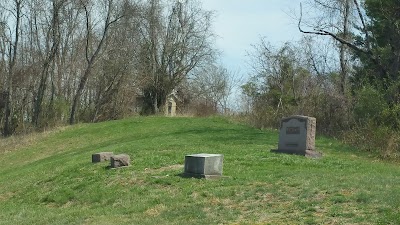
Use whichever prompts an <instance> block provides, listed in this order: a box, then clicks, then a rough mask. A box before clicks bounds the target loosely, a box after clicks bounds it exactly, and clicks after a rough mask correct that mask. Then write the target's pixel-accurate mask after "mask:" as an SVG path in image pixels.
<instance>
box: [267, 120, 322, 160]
mask: <svg viewBox="0 0 400 225" xmlns="http://www.w3.org/2000/svg"><path fill="white" fill-rule="evenodd" d="M315 130H316V119H315V118H314V117H308V116H290V117H286V118H283V119H282V120H281V126H280V131H279V144H278V149H277V150H273V152H278V153H288V154H296V155H304V156H307V157H312V158H319V157H321V156H322V155H321V154H320V153H318V152H316V151H315Z"/></svg>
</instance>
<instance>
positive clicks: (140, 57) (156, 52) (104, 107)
mask: <svg viewBox="0 0 400 225" xmlns="http://www.w3.org/2000/svg"><path fill="white" fill-rule="evenodd" d="M212 18H213V13H212V12H210V11H207V10H204V9H203V8H202V7H201V4H200V2H199V1H196V0H171V1H162V0H7V1H2V2H0V122H1V123H0V128H1V133H2V135H3V136H9V135H12V134H14V133H19V132H26V131H29V130H31V129H37V128H43V127H47V126H54V125H57V124H66V123H69V124H74V123H77V122H96V121H102V120H109V119H117V118H121V117H123V116H125V115H129V114H131V113H133V111H135V105H137V102H138V101H139V100H138V99H140V102H141V103H140V109H139V111H140V113H142V114H157V113H159V112H160V111H162V110H163V107H164V104H165V101H166V99H167V97H168V95H169V94H170V93H171V92H173V91H178V92H182V94H181V96H183V99H182V101H184V102H192V103H193V102H196V101H197V102H199V101H200V102H206V103H207V102H208V101H209V102H212V104H210V105H212V107H213V109H214V108H215V106H216V105H217V104H218V102H221V99H222V98H224V97H225V96H226V95H227V94H226V93H227V91H228V85H227V82H226V79H225V81H224V80H222V81H221V82H222V83H221V82H220V83H219V84H218V85H219V86H218V85H211V86H212V87H209V88H208V89H205V88H204V87H207V86H206V85H205V84H204V82H208V79H204V78H202V76H203V75H204V76H206V75H207V76H211V75H212V74H217V75H218V74H219V75H221V76H223V75H224V74H225V75H226V71H225V70H224V69H223V68H222V67H221V66H219V65H218V64H217V63H216V58H217V51H216V50H215V49H214V47H213V43H214V34H213V32H212V31H211V22H212ZM207 68H211V69H207ZM213 68H217V69H213ZM210 70H212V71H214V72H212V71H211V75H210V73H207V74H205V73H204V71H210ZM201 71H203V73H201ZM221 71H222V72H221ZM221 76H220V77H221ZM225 77H226V76H225ZM190 78H191V79H190ZM222 78H223V77H222ZM195 85H197V86H195ZM221 85H222V86H221ZM214 86H217V87H214ZM199 87H202V88H199ZM210 91H211V92H212V91H214V92H218V91H219V93H222V95H221V94H210V93H209V92H210ZM193 93H197V96H195V94H193ZM137 96H140V98H137ZM135 102H136V103H135ZM199 104H200V103H199ZM206 105H207V104H206Z"/></svg>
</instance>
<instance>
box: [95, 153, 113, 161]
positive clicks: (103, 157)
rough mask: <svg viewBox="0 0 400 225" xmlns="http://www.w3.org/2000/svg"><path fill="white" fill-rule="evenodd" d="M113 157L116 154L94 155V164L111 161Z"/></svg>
mask: <svg viewBox="0 0 400 225" xmlns="http://www.w3.org/2000/svg"><path fill="white" fill-rule="evenodd" d="M113 155H114V153H112V152H99V153H95V154H92V163H98V162H104V161H110V158H111V156H113Z"/></svg>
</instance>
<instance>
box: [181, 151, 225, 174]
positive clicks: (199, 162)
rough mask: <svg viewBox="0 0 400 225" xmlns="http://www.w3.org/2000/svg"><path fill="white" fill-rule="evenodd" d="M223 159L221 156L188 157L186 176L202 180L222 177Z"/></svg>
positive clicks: (197, 155) (201, 155)
mask: <svg viewBox="0 0 400 225" xmlns="http://www.w3.org/2000/svg"><path fill="white" fill-rule="evenodd" d="M223 158H224V156H223V155H221V154H206V153H202V154H193V155H186V156H185V168H184V175H185V176H190V177H202V178H212V177H219V176H222V166H223Z"/></svg>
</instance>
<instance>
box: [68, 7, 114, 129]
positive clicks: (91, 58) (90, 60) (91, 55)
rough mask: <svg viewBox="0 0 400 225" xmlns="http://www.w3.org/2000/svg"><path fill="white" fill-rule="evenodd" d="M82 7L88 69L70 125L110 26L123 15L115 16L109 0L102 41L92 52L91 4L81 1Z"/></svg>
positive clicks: (73, 102)
mask: <svg viewBox="0 0 400 225" xmlns="http://www.w3.org/2000/svg"><path fill="white" fill-rule="evenodd" d="M81 3H82V6H83V8H84V10H85V15H86V47H85V55H86V62H87V66H86V69H85V71H84V73H83V74H82V76H81V78H80V81H79V84H78V88H77V90H76V93H75V95H74V98H73V101H72V105H71V114H70V118H69V123H70V124H74V123H75V113H76V109H77V106H78V102H79V100H80V98H81V96H82V92H83V89H84V88H85V85H86V82H87V80H88V78H89V76H90V74H91V72H92V69H93V66H94V63H95V62H96V60H97V57H98V56H99V53H100V51H101V49H102V47H103V44H104V41H105V38H106V36H107V33H108V30H109V28H110V26H111V25H112V24H113V23H115V22H117V21H118V20H119V19H120V18H121V17H122V15H113V7H114V4H113V0H107V1H106V2H105V3H106V6H105V8H106V17H105V19H104V28H103V32H102V34H101V36H100V41H99V42H98V43H97V45H96V46H95V48H94V51H93V52H91V51H90V48H91V46H90V45H91V42H92V41H93V37H92V36H93V33H92V32H93V30H92V29H93V26H94V24H92V19H93V18H92V17H91V11H90V9H89V2H83V1H81Z"/></svg>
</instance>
